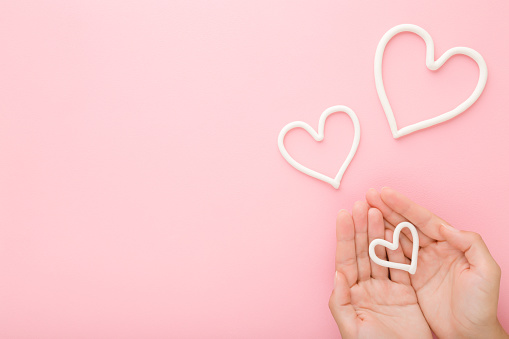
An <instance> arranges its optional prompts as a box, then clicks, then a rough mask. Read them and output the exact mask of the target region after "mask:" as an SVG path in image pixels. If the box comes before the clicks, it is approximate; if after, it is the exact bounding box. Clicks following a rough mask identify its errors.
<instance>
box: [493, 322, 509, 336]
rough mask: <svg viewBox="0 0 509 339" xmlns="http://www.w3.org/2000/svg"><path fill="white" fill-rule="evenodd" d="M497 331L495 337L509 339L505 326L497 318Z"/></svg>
mask: <svg viewBox="0 0 509 339" xmlns="http://www.w3.org/2000/svg"><path fill="white" fill-rule="evenodd" d="M495 331H496V332H495V337H494V338H497V339H509V335H508V334H507V332H506V331H505V330H504V328H503V327H502V325H501V324H500V322H498V320H497V327H496V330H495Z"/></svg>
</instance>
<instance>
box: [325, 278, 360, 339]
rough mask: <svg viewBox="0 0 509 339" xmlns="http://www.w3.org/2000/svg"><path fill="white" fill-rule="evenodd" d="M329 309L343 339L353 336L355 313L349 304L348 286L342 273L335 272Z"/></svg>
mask: <svg viewBox="0 0 509 339" xmlns="http://www.w3.org/2000/svg"><path fill="white" fill-rule="evenodd" d="M329 308H330V310H331V313H332V316H333V317H334V320H336V323H337V324H338V328H339V331H340V332H341V336H342V337H343V338H350V337H353V336H354V333H355V328H356V320H357V313H356V312H355V309H354V308H353V306H352V304H351V295H350V286H349V285H348V281H347V280H346V277H345V275H344V274H343V273H341V272H338V271H336V277H335V278H334V290H333V291H332V294H331V297H330V300H329Z"/></svg>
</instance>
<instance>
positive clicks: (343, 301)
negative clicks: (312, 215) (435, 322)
mask: <svg viewBox="0 0 509 339" xmlns="http://www.w3.org/2000/svg"><path fill="white" fill-rule="evenodd" d="M352 214H353V216H352V215H350V213H348V211H346V210H341V211H339V213H338V216H337V223H336V224H337V226H336V237H337V250H336V277H335V287H334V290H333V292H332V295H331V297H330V301H329V307H330V309H331V312H332V315H333V317H334V319H335V320H336V322H337V324H338V327H339V330H340V332H341V336H342V338H344V339H349V338H369V339H371V338H431V337H432V335H431V331H430V328H429V326H428V324H427V323H426V320H425V318H424V316H423V314H422V311H421V309H420V307H419V304H418V303H417V296H416V293H415V291H414V289H413V288H412V286H411V284H410V277H409V274H408V273H407V272H405V271H401V270H394V269H390V270H389V269H387V268H385V267H382V266H379V265H376V264H374V263H373V262H372V261H371V259H370V258H369V255H368V244H369V242H371V241H372V240H373V239H375V238H387V239H391V238H392V230H385V229H384V221H383V217H382V213H381V212H380V211H379V210H377V209H375V208H371V209H370V208H369V207H368V205H367V203H366V202H357V203H356V204H355V205H354V207H353V211H352ZM376 253H377V255H378V256H379V257H380V258H381V259H384V258H385V259H386V258H387V256H386V251H385V249H384V248H383V247H382V246H378V247H377V248H376ZM388 258H389V260H392V261H403V260H404V259H405V256H404V254H403V251H402V249H401V248H400V249H399V250H396V251H391V252H390V253H389V256H388ZM389 271H390V278H389Z"/></svg>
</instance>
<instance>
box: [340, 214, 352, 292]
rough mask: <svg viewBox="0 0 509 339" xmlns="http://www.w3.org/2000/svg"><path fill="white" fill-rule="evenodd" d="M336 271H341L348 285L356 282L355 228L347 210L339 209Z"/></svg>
mask: <svg viewBox="0 0 509 339" xmlns="http://www.w3.org/2000/svg"><path fill="white" fill-rule="evenodd" d="M336 239H337V245H336V271H339V272H341V273H343V274H344V275H345V277H346V279H347V281H348V286H353V285H354V284H355V283H356V282H357V256H356V254H355V229H354V225H353V219H352V216H351V215H350V213H348V211H347V210H341V211H339V213H338V217H337V219H336Z"/></svg>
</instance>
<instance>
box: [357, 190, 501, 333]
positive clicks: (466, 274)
mask: <svg viewBox="0 0 509 339" xmlns="http://www.w3.org/2000/svg"><path fill="white" fill-rule="evenodd" d="M366 198H367V201H368V203H369V204H370V205H371V206H373V207H376V208H378V209H379V210H380V211H381V212H382V213H383V216H384V218H385V220H386V222H385V225H386V227H387V228H388V229H393V228H394V226H396V225H397V224H399V223H400V222H402V221H409V222H411V223H412V224H414V225H415V226H416V227H417V230H418V232H419V239H420V245H421V249H420V251H419V260H418V264H417V272H416V273H415V274H414V275H411V282H412V286H413V287H414V289H415V291H416V293H417V299H418V300H419V304H420V306H421V309H422V312H423V313H424V316H425V317H426V320H427V321H428V323H429V325H430V327H431V329H432V330H433V332H434V333H435V334H436V335H437V336H438V337H439V338H507V334H506V333H505V332H504V330H503V328H502V326H501V325H500V323H499V322H498V319H497V304H498V294H499V288H500V273H501V272H500V267H499V266H498V265H497V263H496V262H495V260H494V259H493V257H492V256H491V255H490V252H489V251H488V248H487V247H486V244H485V243H484V241H483V240H482V238H481V236H480V235H479V234H477V233H473V232H466V231H460V230H457V229H455V228H453V227H451V226H450V225H449V224H448V223H447V222H445V221H444V220H443V219H441V218H439V217H437V216H436V215H434V214H432V213H431V212H429V211H428V210H426V209H425V208H423V207H421V206H419V205H417V204H416V203H414V202H412V201H410V200H409V199H408V198H406V197H405V196H403V195H402V194H401V193H398V192H396V191H395V190H393V189H390V188H383V189H382V192H381V193H378V192H377V191H376V190H374V189H371V190H369V191H368V193H367V195H366ZM404 230H405V231H404V232H403V233H404V234H401V236H400V243H401V247H402V248H403V252H404V253H405V256H406V257H408V258H410V256H411V255H412V242H411V239H412V235H411V233H410V232H408V229H404Z"/></svg>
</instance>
